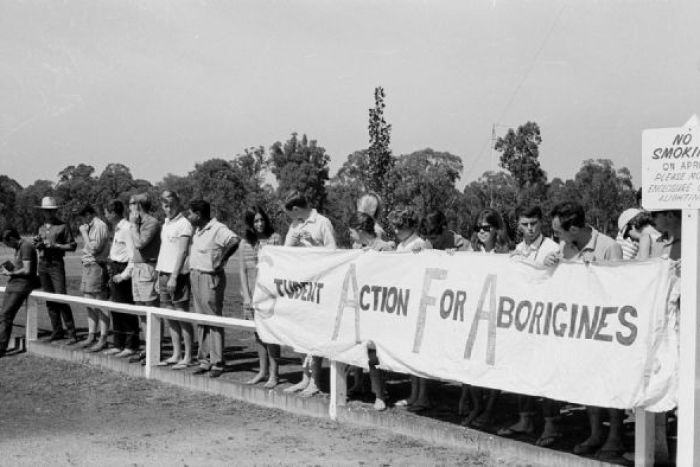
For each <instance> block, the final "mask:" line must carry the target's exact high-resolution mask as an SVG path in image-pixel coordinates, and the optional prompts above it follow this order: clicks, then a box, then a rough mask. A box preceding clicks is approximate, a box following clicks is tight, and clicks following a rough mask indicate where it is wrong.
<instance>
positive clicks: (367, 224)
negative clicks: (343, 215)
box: [348, 212, 375, 235]
mask: <svg viewBox="0 0 700 467" xmlns="http://www.w3.org/2000/svg"><path fill="white" fill-rule="evenodd" d="M374 225H375V222H374V217H372V216H370V215H369V214H365V213H364V212H355V213H354V214H353V215H352V217H351V218H350V221H349V222H348V227H350V228H351V229H354V230H357V231H362V232H365V233H368V234H371V235H375V232H374Z"/></svg>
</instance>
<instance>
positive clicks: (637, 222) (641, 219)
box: [628, 211, 654, 230]
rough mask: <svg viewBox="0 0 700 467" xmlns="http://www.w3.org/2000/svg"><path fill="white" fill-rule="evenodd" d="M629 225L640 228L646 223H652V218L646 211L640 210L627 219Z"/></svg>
mask: <svg viewBox="0 0 700 467" xmlns="http://www.w3.org/2000/svg"><path fill="white" fill-rule="evenodd" d="M628 225H629V226H630V227H635V228H636V229H637V230H642V229H643V228H644V227H646V226H647V225H654V218H653V217H652V216H651V213H650V212H648V211H642V212H640V213H639V214H637V215H636V216H634V217H633V218H632V220H631V221H629V224H628Z"/></svg>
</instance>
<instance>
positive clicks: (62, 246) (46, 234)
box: [34, 196, 78, 344]
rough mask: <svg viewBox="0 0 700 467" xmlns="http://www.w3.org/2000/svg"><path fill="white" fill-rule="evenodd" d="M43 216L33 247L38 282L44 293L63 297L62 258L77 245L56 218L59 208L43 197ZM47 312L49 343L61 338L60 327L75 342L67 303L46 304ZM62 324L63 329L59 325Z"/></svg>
mask: <svg viewBox="0 0 700 467" xmlns="http://www.w3.org/2000/svg"><path fill="white" fill-rule="evenodd" d="M38 208H39V209H41V212H42V214H43V216H44V223H43V225H42V226H41V227H39V234H38V235H37V236H36V237H34V246H35V247H36V249H37V251H38V252H39V268H38V269H39V280H40V281H41V288H42V290H43V291H44V292H49V293H59V294H65V293H66V270H65V266H64V264H63V257H64V255H65V254H66V251H75V249H76V247H77V244H76V243H75V240H74V239H73V234H72V233H71V231H70V228H69V227H68V225H67V224H66V223H65V222H63V221H62V220H60V219H59V218H58V216H57V215H56V212H57V211H58V205H57V204H56V199H55V198H53V197H51V196H44V197H43V198H42V199H41V206H38ZM46 308H47V309H48V312H49V319H50V320H51V329H52V332H51V337H49V341H55V340H59V339H63V338H64V331H63V325H65V327H66V333H67V336H68V339H69V343H70V344H75V343H77V342H78V339H77V337H76V335H75V324H74V322H73V313H72V312H71V309H70V306H69V305H68V304H66V303H56V302H46ZM61 320H63V325H62V324H61Z"/></svg>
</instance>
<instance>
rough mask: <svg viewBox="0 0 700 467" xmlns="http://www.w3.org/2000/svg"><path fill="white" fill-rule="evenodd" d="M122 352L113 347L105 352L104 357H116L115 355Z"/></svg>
mask: <svg viewBox="0 0 700 467" xmlns="http://www.w3.org/2000/svg"><path fill="white" fill-rule="evenodd" d="M119 352H121V350H119V349H118V348H116V347H112V348H111V349H107V350H105V351H104V352H102V353H103V354H104V355H114V354H115V353H119Z"/></svg>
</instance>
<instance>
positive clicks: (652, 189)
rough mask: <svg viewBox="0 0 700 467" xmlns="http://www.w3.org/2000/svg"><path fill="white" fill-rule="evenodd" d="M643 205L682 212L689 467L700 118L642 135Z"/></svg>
mask: <svg viewBox="0 0 700 467" xmlns="http://www.w3.org/2000/svg"><path fill="white" fill-rule="evenodd" d="M642 205H643V206H644V208H646V209H649V210H675V209H681V210H682V211H683V214H682V219H683V225H682V232H681V271H682V280H681V311H680V369H679V371H680V374H679V390H678V449H677V455H676V459H677V460H676V463H677V465H678V466H689V467H690V466H694V465H698V464H700V383H699V381H698V378H699V377H700V321H699V320H698V317H697V313H698V310H700V295H699V294H698V277H700V274H699V273H700V262H699V261H698V255H699V254H700V249H699V248H698V239H699V236H698V234H699V233H700V215H698V213H699V210H700V120H698V117H697V116H693V117H692V118H691V119H690V120H689V121H688V122H687V123H686V124H685V125H683V126H682V127H680V128H662V129H654V130H645V131H644V132H643V133H642ZM638 421H641V420H638ZM648 422H649V420H648V419H645V420H644V421H643V422H642V425H646V428H647V429H648V428H649V423H648ZM641 431H642V432H644V431H645V430H644V429H642V430H641ZM637 434H640V430H638V431H637ZM646 440H647V443H646V445H645V446H640V444H641V443H645V440H637V449H636V452H637V456H635V457H636V458H635V463H636V464H639V463H640V462H648V460H647V459H649V450H650V449H651V447H650V446H649V445H648V440H649V435H648V432H647V435H646ZM651 460H652V461H653V457H652V459H651ZM642 465H644V464H642Z"/></svg>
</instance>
